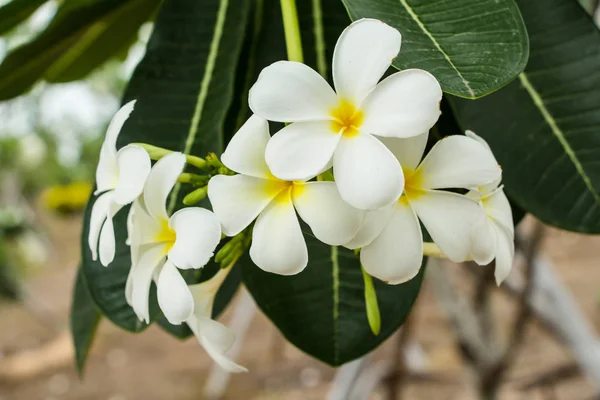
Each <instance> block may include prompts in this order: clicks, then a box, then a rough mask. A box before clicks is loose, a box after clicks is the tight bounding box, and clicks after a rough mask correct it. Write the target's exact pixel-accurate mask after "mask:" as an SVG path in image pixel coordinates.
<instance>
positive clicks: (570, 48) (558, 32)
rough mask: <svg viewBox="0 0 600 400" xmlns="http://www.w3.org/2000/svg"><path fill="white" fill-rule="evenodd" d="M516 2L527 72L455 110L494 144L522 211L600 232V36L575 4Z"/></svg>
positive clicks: (553, 222) (553, 0) (459, 103)
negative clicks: (527, 51)
mask: <svg viewBox="0 0 600 400" xmlns="http://www.w3.org/2000/svg"><path fill="white" fill-rule="evenodd" d="M518 4H519V6H520V7H521V11H522V14H523V17H524V19H525V22H526V24H527V29H528V31H529V33H530V35H531V57H530V60H529V64H528V66H527V69H526V70H525V72H524V73H522V74H521V75H520V76H519V79H518V80H517V81H515V82H513V83H511V84H510V85H509V86H507V87H506V88H504V89H502V90H500V91H498V92H497V93H494V94H493V95H491V96H488V97H486V98H484V99H481V100H477V101H473V102H471V101H464V100H460V99H452V106H453V109H454V110H455V113H456V116H457V118H458V120H459V122H460V124H461V125H462V126H463V127H464V128H468V129H472V130H473V131H475V132H476V133H477V134H479V135H481V136H482V137H484V138H485V139H486V140H487V141H488V142H489V144H490V146H491V147H492V149H493V150H494V153H495V154H496V157H497V159H498V161H499V162H500V164H501V165H502V169H503V180H504V185H505V190H506V192H507V193H508V195H509V196H510V197H511V198H512V199H513V200H514V201H516V202H517V204H518V205H519V206H521V207H522V208H524V209H525V210H527V211H528V212H531V213H532V214H533V215H535V216H536V217H538V218H539V219H541V220H542V221H544V222H546V223H548V224H551V225H554V226H557V227H559V228H562V229H566V230H571V231H577V232H585V233H600V194H599V193H600V163H598V159H599V158H600V136H598V130H600V72H599V71H600V31H598V28H597V27H596V26H595V25H594V23H593V22H592V20H591V19H590V17H589V16H588V15H587V14H586V12H585V11H584V10H583V9H582V8H581V7H580V6H579V5H578V4H577V3H576V2H575V1H571V0H546V1H543V2H541V1H529V0H519V1H518Z"/></svg>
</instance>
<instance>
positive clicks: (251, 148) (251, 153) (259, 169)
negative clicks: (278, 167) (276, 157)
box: [221, 115, 271, 178]
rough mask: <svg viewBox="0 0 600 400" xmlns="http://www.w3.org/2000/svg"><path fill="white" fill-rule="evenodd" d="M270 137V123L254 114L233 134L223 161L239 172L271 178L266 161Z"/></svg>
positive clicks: (222, 157) (222, 158)
mask: <svg viewBox="0 0 600 400" xmlns="http://www.w3.org/2000/svg"><path fill="white" fill-rule="evenodd" d="M269 139H271V135H270V134H269V124H268V123H267V121H266V120H265V119H263V118H261V117H259V116H257V115H253V116H251V117H250V119H248V121H246V123H244V125H242V127H241V128H240V130H239V131H237V132H236V134H235V135H233V137H232V138H231V140H230V141H229V144H228V145H227V148H226V149H225V152H224V153H223V155H222V156H221V161H222V162H223V164H225V166H226V167H227V168H229V169H231V170H232V171H235V172H237V173H239V174H244V175H250V176H254V177H257V178H269V177H270V176H271V171H269V167H267V163H266V161H265V149H266V148H267V142H268V141H269Z"/></svg>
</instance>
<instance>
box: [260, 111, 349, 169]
mask: <svg viewBox="0 0 600 400" xmlns="http://www.w3.org/2000/svg"><path fill="white" fill-rule="evenodd" d="M340 136H341V135H339V134H337V133H336V132H333V131H332V127H331V122H330V121H317V122H296V123H293V124H291V125H288V126H286V127H285V128H283V129H281V130H280V131H279V132H277V133H276V134H275V135H273V137H272V138H271V140H270V141H269V144H268V145H267V151H266V153H265V157H266V160H267V165H268V166H269V168H270V169H271V172H272V173H273V175H275V176H276V177H278V178H279V179H283V180H286V181H293V180H306V179H311V178H313V177H314V176H316V175H318V174H319V173H320V172H322V171H323V170H325V168H326V166H327V165H328V163H329V162H330V160H331V157H332V156H333V152H334V151H335V149H336V147H337V145H338V143H339V141H340Z"/></svg>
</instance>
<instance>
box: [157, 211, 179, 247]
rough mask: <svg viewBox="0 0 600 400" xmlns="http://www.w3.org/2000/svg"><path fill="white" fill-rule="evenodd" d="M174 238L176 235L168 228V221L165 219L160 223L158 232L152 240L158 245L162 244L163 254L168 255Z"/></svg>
mask: <svg viewBox="0 0 600 400" xmlns="http://www.w3.org/2000/svg"><path fill="white" fill-rule="evenodd" d="M176 238H177V234H176V233H175V230H173V229H172V228H171V227H170V226H169V221H168V220H166V219H164V220H162V221H160V231H159V232H158V233H157V234H156V236H155V237H154V240H155V241H156V242H159V243H164V245H165V253H168V252H169V250H171V248H173V245H174V244H175V239H176Z"/></svg>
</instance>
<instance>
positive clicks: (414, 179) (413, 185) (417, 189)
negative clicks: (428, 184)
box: [400, 168, 423, 201]
mask: <svg viewBox="0 0 600 400" xmlns="http://www.w3.org/2000/svg"><path fill="white" fill-rule="evenodd" d="M402 171H403V172H404V194H403V195H402V196H400V201H406V200H407V199H404V200H402V199H403V198H404V197H408V198H411V199H414V198H416V197H419V196H421V195H422V194H423V185H422V181H423V178H422V176H421V174H420V173H419V170H414V169H410V168H402Z"/></svg>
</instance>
